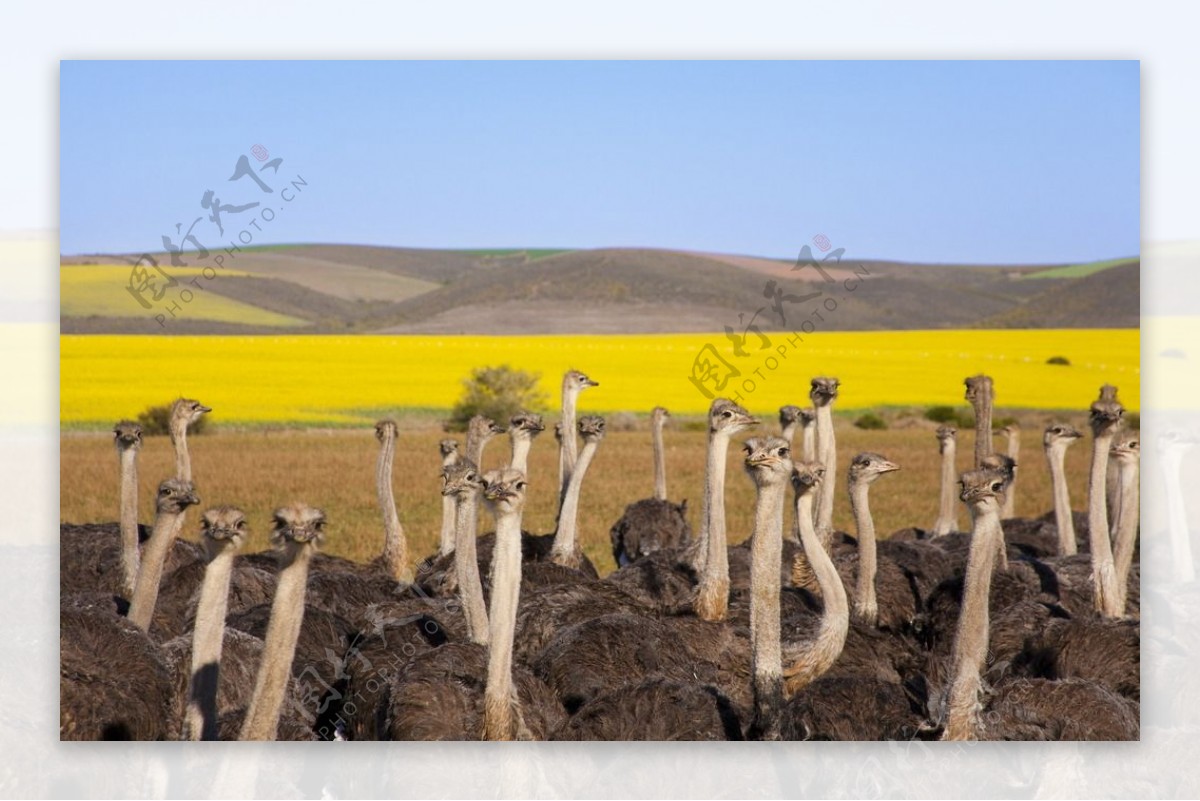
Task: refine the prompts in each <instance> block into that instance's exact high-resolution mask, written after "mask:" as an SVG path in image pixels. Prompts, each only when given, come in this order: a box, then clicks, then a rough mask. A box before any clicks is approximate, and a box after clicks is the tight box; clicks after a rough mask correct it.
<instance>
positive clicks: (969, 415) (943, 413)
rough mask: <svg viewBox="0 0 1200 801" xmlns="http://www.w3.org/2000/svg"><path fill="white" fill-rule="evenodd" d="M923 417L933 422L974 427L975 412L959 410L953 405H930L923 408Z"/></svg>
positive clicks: (957, 426)
mask: <svg viewBox="0 0 1200 801" xmlns="http://www.w3.org/2000/svg"><path fill="white" fill-rule="evenodd" d="M925 419H926V420H932V421H933V422H935V423H948V424H950V425H953V426H955V427H956V428H974V427H975V414H974V413H973V412H970V411H961V410H959V409H955V408H954V407H953V406H930V407H929V408H928V409H926V410H925Z"/></svg>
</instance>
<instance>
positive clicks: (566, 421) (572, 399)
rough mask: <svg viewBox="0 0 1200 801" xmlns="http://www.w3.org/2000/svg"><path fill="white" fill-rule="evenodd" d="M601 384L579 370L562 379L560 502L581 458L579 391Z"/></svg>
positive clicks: (559, 433) (569, 371)
mask: <svg viewBox="0 0 1200 801" xmlns="http://www.w3.org/2000/svg"><path fill="white" fill-rule="evenodd" d="M598 386H600V382H599V381H593V380H592V379H590V378H588V377H587V376H586V375H584V374H583V373H581V372H579V371H578V370H568V371H567V372H566V373H565V374H564V375H563V380H562V420H560V421H559V423H560V425H561V428H559V429H556V434H557V435H558V437H559V440H558V441H559V451H558V486H559V493H558V497H559V502H560V503H561V499H562V497H563V496H564V495H566V494H567V485H568V484H569V483H570V481H571V472H572V471H574V470H575V462H576V460H577V459H578V458H579V443H578V442H576V440H575V406H576V404H577V403H578V402H579V393H580V392H583V391H584V390H585V389H587V388H589V387H598Z"/></svg>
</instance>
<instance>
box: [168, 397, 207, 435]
mask: <svg viewBox="0 0 1200 801" xmlns="http://www.w3.org/2000/svg"><path fill="white" fill-rule="evenodd" d="M211 411H212V408H211V407H209V406H205V405H204V404H203V403H201V402H200V401H198V400H192V399H191V398H180V399H179V400H177V401H175V403H173V404H171V428H172V430H174V429H176V428H179V427H182V428H187V427H188V426H190V425H191V424H192V423H194V422H196V421H197V420H199V419H200V418H201V417H203V416H204V415H205V414H206V413H208V412H211Z"/></svg>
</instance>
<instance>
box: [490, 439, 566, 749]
mask: <svg viewBox="0 0 1200 801" xmlns="http://www.w3.org/2000/svg"><path fill="white" fill-rule="evenodd" d="M583 451H584V453H585V454H586V453H587V446H584V449H583ZM581 463H582V460H581ZM520 594H521V515H520V513H513V512H509V513H502V514H499V515H497V516H496V548H495V551H494V552H493V555H492V605H491V608H490V609H489V610H488V619H489V620H490V621H491V627H490V629H491V646H490V647H489V648H488V667H487V687H486V689H485V690H484V715H483V729H484V731H483V736H484V739H486V740H512V739H514V737H515V735H516V731H515V730H516V725H515V724H516V720H515V714H514V711H515V710H514V706H515V705H516V704H517V699H516V697H515V694H514V692H513V678H512V651H513V636H514V635H515V633H516V627H517V604H518V602H519V601H520Z"/></svg>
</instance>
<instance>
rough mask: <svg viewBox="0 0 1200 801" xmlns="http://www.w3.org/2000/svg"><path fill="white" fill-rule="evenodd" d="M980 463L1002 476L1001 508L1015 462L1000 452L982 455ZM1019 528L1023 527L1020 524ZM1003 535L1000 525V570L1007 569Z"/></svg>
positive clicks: (1011, 483) (1014, 477)
mask: <svg viewBox="0 0 1200 801" xmlns="http://www.w3.org/2000/svg"><path fill="white" fill-rule="evenodd" d="M980 465H981V469H986V470H995V471H996V472H997V473H999V474H1000V475H1002V476H1003V477H1004V487H1003V489H1002V491H1001V496H1000V502H1001V504H1002V507H1001V508H1003V502H1004V498H1005V497H1007V493H1008V492H1009V491H1010V490H1011V489H1012V485H1013V482H1014V481H1015V480H1016V477H1017V463H1016V462H1014V461H1013V459H1012V457H1011V456H1005V455H1004V454H1002V453H989V454H987V455H986V456H984V457H983V459H982V460H981V462H980ZM1021 528H1024V527H1023V526H1022V527H1021ZM1005 536H1006V532H1005V531H1004V527H1003V526H1001V528H1000V543H999V545H998V546H997V547H999V549H1000V553H999V554H998V555H997V556H998V558H999V562H1000V564H999V567H1000V570H1003V571H1007V570H1008V546H1007V543H1006V541H1005Z"/></svg>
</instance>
